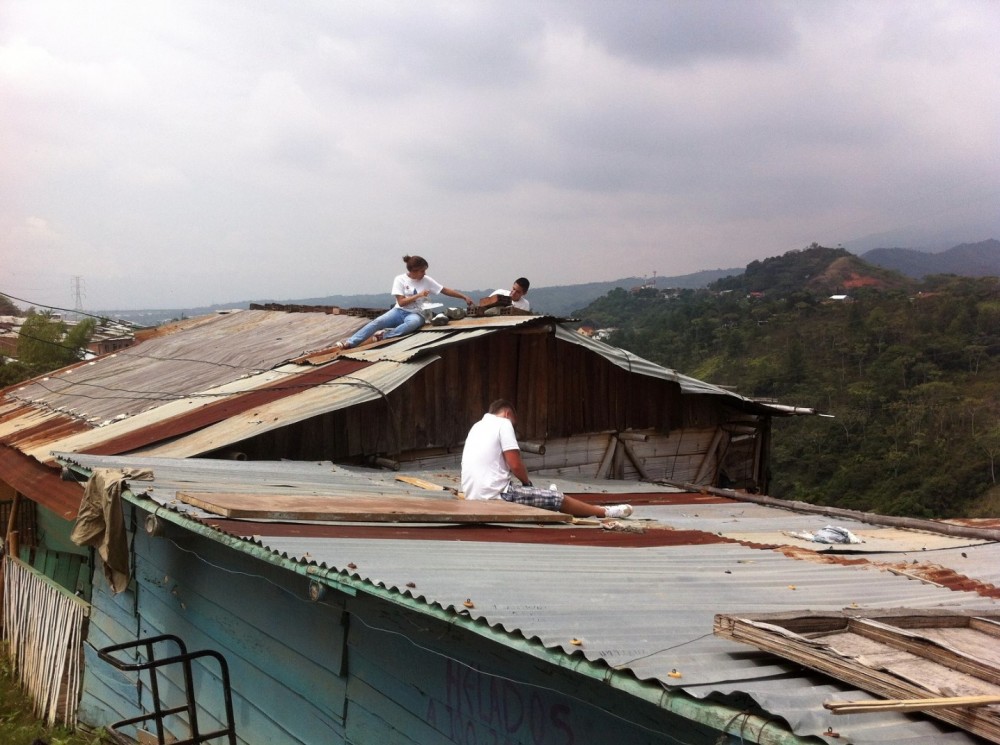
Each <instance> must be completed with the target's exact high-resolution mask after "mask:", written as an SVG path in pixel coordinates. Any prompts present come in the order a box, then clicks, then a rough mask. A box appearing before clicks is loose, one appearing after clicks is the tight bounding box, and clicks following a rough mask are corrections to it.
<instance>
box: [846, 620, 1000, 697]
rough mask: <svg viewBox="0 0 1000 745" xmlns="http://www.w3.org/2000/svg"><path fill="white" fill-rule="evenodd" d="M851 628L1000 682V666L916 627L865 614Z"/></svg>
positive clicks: (927, 657) (955, 668)
mask: <svg viewBox="0 0 1000 745" xmlns="http://www.w3.org/2000/svg"><path fill="white" fill-rule="evenodd" d="M850 630H851V631H852V632H854V633H856V634H860V635H861V636H866V637H868V638H869V639H873V640H875V641H877V642H881V643H882V644H885V645H888V646H890V647H893V648H895V649H899V650H902V651H904V652H909V653H910V654H914V655H918V656H920V657H924V658H926V659H929V660H931V661H933V662H937V663H938V664H941V665H944V666H945V667H948V668H951V669H952V670H958V671H959V672H962V673H967V674H968V675H975V676H976V677H977V678H980V679H982V680H985V681H987V682H989V683H992V684H993V685H1000V670H997V669H996V668H995V667H993V666H991V665H989V664H986V663H983V662H981V661H980V660H979V659H977V658H976V657H974V656H972V655H969V654H966V653H965V652H963V651H962V650H961V649H956V648H954V647H948V646H946V645H944V644H942V643H940V642H934V641H931V640H929V639H927V638H925V637H923V636H921V635H920V634H917V633H914V632H913V631H910V630H906V629H901V628H898V627H893V626H892V625H890V624H886V623H881V622H879V621H871V620H868V619H863V618H855V619H852V620H851V622H850Z"/></svg>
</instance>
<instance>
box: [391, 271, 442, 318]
mask: <svg viewBox="0 0 1000 745" xmlns="http://www.w3.org/2000/svg"><path fill="white" fill-rule="evenodd" d="M443 289H444V285H443V284H441V283H440V282H438V281H437V280H435V279H434V278H433V277H428V276H427V275H426V274H425V275H424V276H423V277H421V278H420V279H413V278H412V277H411V276H410V275H409V274H400V275H399V276H398V277H396V279H394V280H393V281H392V294H393V296H394V297H395V296H396V295H405V296H406V297H410V296H411V295H417V294H419V293H421V292H423V291H424V290H430V291H431V295H437V294H438V293H439V292H441V290H443ZM431 302H433V301H432V300H428V299H427V298H425V297H422V298H420V299H419V300H418V301H417V302H415V303H411V304H410V305H406V306H403V305H400V304H399V303H396V307H397V308H402V309H403V310H409V311H413V312H414V313H419V312H420V311H422V310H423V309H424V306H426V305H428V304H429V303H431Z"/></svg>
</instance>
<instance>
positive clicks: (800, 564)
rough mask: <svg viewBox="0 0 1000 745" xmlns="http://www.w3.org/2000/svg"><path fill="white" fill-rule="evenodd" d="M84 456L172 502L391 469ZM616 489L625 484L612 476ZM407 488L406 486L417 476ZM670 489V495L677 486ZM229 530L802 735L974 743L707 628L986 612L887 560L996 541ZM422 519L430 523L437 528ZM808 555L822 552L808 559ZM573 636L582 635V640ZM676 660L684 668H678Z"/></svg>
mask: <svg viewBox="0 0 1000 745" xmlns="http://www.w3.org/2000/svg"><path fill="white" fill-rule="evenodd" d="M73 457H74V458H76V457H77V456H73ZM78 459H79V460H80V462H81V463H83V464H84V465H87V466H91V467H93V466H110V467H122V466H126V465H128V466H150V467H152V468H153V470H154V474H155V475H156V478H155V481H154V482H153V483H152V484H151V485H150V484H147V483H145V482H144V483H142V484H139V485H137V489H141V490H146V489H147V487H148V486H152V487H153V488H152V491H151V492H150V494H151V496H153V497H154V498H155V499H156V500H157V501H160V502H161V503H170V500H171V494H172V493H173V492H174V491H176V489H177V488H179V485H181V484H183V485H184V487H185V488H189V487H190V484H191V482H192V480H195V481H197V482H198V483H199V489H200V488H201V487H202V484H209V485H212V486H213V488H220V489H230V490H233V491H237V490H239V489H244V488H254V487H255V486H257V487H259V486H260V485H261V484H264V485H266V488H267V489H274V488H276V487H278V486H280V487H281V488H283V489H287V490H288V491H289V492H290V493H295V492H296V491H297V490H306V491H308V490H313V489H316V488H325V489H330V488H346V487H348V486H349V487H350V488H365V487H364V484H365V483H366V482H367V483H368V485H369V486H371V487H373V488H383V487H384V486H385V483H386V481H387V479H388V478H394V475H392V474H386V473H382V472H367V471H365V470H363V469H340V468H334V467H332V466H330V465H329V464H289V463H272V464H268V463H252V464H248V463H232V462H227V461H214V462H205V461H194V460H181V461H173V460H169V459H168V460H162V461H155V460H154V461H151V460H149V459H146V458H138V457H136V456H127V457H124V458H108V457H97V456H80V457H79V458H78ZM205 469H209V470H208V471H206V470H205ZM248 476H249V477H250V478H248ZM438 477H442V475H439V476H438ZM320 485H322V487H320ZM337 485H339V486H337ZM561 485H562V486H564V487H565V488H566V489H567V490H569V491H575V489H574V488H573V483H572V482H569V481H566V480H562V484H561ZM586 486H587V488H590V489H593V488H594V487H595V484H594V483H593V482H588V484H587V485H586ZM611 486H612V487H613V488H620V485H618V484H613V483H612V484H611ZM399 488H400V489H402V490H404V491H405V490H406V489H409V488H411V487H405V486H400V487H399ZM581 491H582V489H581ZM417 494H418V495H419V492H417ZM669 494H676V491H675V490H670V491H669ZM189 514H191V513H189ZM209 522H210V523H211V522H212V521H209ZM823 524H825V522H824V520H823V518H820V517H817V516H815V515H799V514H796V513H794V512H791V511H789V510H784V509H776V508H771V507H765V506H761V505H756V504H750V503H739V502H730V503H728V504H726V503H719V502H718V501H713V502H712V503H706V504H697V505H692V504H673V505H652V506H644V505H640V506H637V507H636V512H635V515H634V519H632V520H629V521H628V522H627V527H628V528H629V529H642V528H643V527H645V528H646V529H648V530H652V529H654V528H655V529H657V530H661V531H670V530H671V529H673V528H676V529H680V528H681V527H682V526H683V527H687V528H692V529H701V530H702V531H704V533H703V535H705V534H708V533H709V532H712V533H715V532H716V531H718V532H723V533H726V532H730V533H732V534H740V535H750V536H753V535H757V534H758V533H760V532H765V533H767V534H768V535H780V534H781V533H782V532H783V531H798V530H801V529H806V528H811V529H813V530H815V529H818V528H819V527H822V526H823ZM226 525H227V526H229V529H230V530H232V526H233V525H238V526H239V529H238V530H236V531H233V532H234V533H236V534H239V533H243V534H244V535H246V536H249V537H251V538H252V540H253V541H255V542H257V543H259V544H260V545H262V546H264V547H266V548H268V549H270V550H271V551H273V552H275V554H277V555H278V556H281V557H284V559H285V560H289V561H294V562H310V563H312V562H315V563H317V564H319V565H321V566H325V567H328V568H329V569H330V571H332V572H334V573H342V574H347V575H350V576H352V577H354V578H355V579H357V580H360V581H363V582H367V583H371V584H372V585H374V586H377V587H381V588H385V589H387V590H389V591H391V592H396V593H399V594H401V595H406V596H410V597H412V598H414V599H416V600H418V601H421V602H425V603H427V604H429V605H432V606H436V607H440V608H443V609H449V610H453V611H454V612H456V613H461V614H468V615H469V616H470V617H472V618H473V619H478V620H481V621H482V622H483V623H486V624H488V625H489V626H490V627H493V628H496V629H502V630H504V631H506V632H509V633H511V634H515V635H517V636H520V637H524V638H527V639H537V640H539V641H540V642H541V643H542V644H543V645H545V646H546V647H548V648H550V649H553V650H561V651H562V652H564V653H565V654H568V655H582V656H583V657H585V658H586V659H588V660H591V661H597V662H602V663H604V664H607V665H609V666H611V667H612V668H614V669H617V670H625V671H630V672H632V673H633V674H634V675H635V676H636V677H637V678H639V679H642V680H649V681H657V682H659V683H660V684H662V685H663V686H664V687H666V688H670V689H681V690H684V691H686V692H687V693H689V694H691V695H693V696H697V697H700V698H701V697H706V696H709V695H712V694H725V695H739V694H745V695H748V696H750V697H751V698H753V699H754V700H755V701H757V702H758V703H759V704H760V705H761V706H762V707H763V708H764V709H765V710H766V711H767V712H769V713H770V714H771V715H772V716H775V717H781V718H783V719H786V720H788V721H789V722H790V724H791V726H792V728H793V730H794V731H795V732H796V733H797V734H800V735H816V736H822V735H823V734H824V733H825V732H827V729H828V728H831V729H832V731H835V732H837V733H839V734H840V738H838V739H833V738H831V739H830V740H829V741H830V742H837V741H840V742H845V741H846V742H852V743H856V744H858V745H862V744H865V745H867V744H868V743H871V744H872V745H874V743H883V742H894V743H912V744H913V745H916V744H917V743H939V742H949V743H956V744H957V743H965V744H971V743H974V742H976V739H975V738H973V737H971V736H969V735H967V734H965V733H961V732H953V733H949V732H947V731H945V730H942V727H941V725H939V724H938V723H936V722H935V721H933V720H930V719H924V718H919V717H912V716H907V715H900V714H891V713H886V714H880V715H863V716H862V715H850V716H835V715H833V714H832V713H831V712H829V711H827V710H825V709H824V708H823V706H822V704H823V701H825V700H828V699H830V698H833V697H836V698H839V699H851V698H857V699H863V698H867V697H868V695H867V694H865V693H864V692H862V691H860V690H855V689H853V687H852V686H849V685H847V684H842V683H836V682H833V681H831V680H829V679H827V678H824V677H822V676H819V675H815V674H811V673H809V672H805V671H803V670H802V669H800V668H799V667H798V666H797V665H795V664H793V663H789V662H786V661H784V660H782V659H779V658H777V657H773V656H771V655H768V654H765V653H762V652H759V651H757V650H756V649H753V648H749V647H746V646H744V645H740V644H737V643H735V642H731V641H729V640H726V639H722V638H719V637H716V636H714V635H713V633H712V627H713V619H714V616H715V615H716V614H719V613H729V614H744V613H745V614H750V613H765V612H775V611H791V610H801V609H810V610H831V611H836V610H840V609H843V608H845V607H859V608H886V607H906V608H912V609H921V608H953V609H973V608H974V609H985V608H990V609H992V611H993V612H996V611H997V608H998V607H1000V606H998V604H997V603H996V602H995V601H992V600H990V599H989V598H986V597H983V596H982V595H979V594H977V593H976V592H974V591H961V590H958V591H956V590H952V589H948V588H945V587H940V586H937V585H934V584H931V583H928V582H922V581H920V580H918V579H914V578H911V577H909V576H905V575H901V574H898V573H893V572H892V571H886V570H885V569H884V568H883V567H884V563H885V562H887V561H889V560H891V559H893V558H899V559H900V561H904V562H905V561H907V560H908V559H909V558H910V557H913V558H916V559H917V560H918V562H927V561H932V562H933V561H939V560H940V561H946V562H948V563H949V564H950V565H952V566H953V568H954V569H955V570H956V571H961V572H964V573H965V574H966V575H968V576H973V577H978V576H979V575H980V574H982V575H983V576H995V574H996V571H997V570H996V567H997V566H1000V544H995V543H990V544H983V543H980V542H977V541H965V542H964V545H962V544H963V541H962V539H956V538H945V537H940V536H934V537H933V539H932V538H930V537H928V534H925V533H923V532H920V531H900V530H898V529H885V532H886V533H887V534H889V533H891V534H893V535H906V534H912V535H911V536H910V540H909V541H906V540H902V539H898V538H894V539H893V541H895V544H894V545H897V546H898V547H900V548H902V549H903V550H902V551H899V552H896V553H893V552H886V551H880V552H879V553H868V554H863V555H861V556H859V557H855V558H858V559H860V561H859V562H858V563H853V564H852V563H846V562H842V561H823V560H820V559H821V557H820V556H819V555H817V554H815V553H814V552H812V551H809V550H806V549H804V548H800V549H796V550H795V551H794V552H789V551H785V550H771V549H769V548H764V547H761V544H759V543H757V544H756V545H741V544H739V543H735V542H731V541H724V542H721V543H720V542H717V541H716V542H712V543H707V544H698V543H693V542H692V543H688V544H682V545H666V546H665V545H653V546H649V545H646V546H642V547H628V548H624V547H606V546H581V545H574V544H573V543H572V541H571V540H568V537H569V536H571V535H573V533H571V532H561V531H565V530H569V529H566V528H561V527H560V528H548V527H544V528H542V527H535V528H524V529H517V530H524V531H525V535H526V536H528V535H530V536H532V538H534V537H535V536H537V535H538V533H540V532H543V531H544V532H545V533H547V534H550V535H551V536H552V537H553V540H551V541H549V542H547V543H538V542H536V541H534V540H532V541H530V542H529V541H526V542H523V543H512V542H509V541H505V542H497V541H488V540H482V539H481V538H479V539H469V538H468V537H464V538H463V539H462V540H425V539H421V538H420V535H421V532H420V529H419V528H416V529H412V528H411V529H409V530H408V531H407V536H408V537H407V539H405V540H404V539H400V538H385V537H381V536H384V535H385V534H384V533H382V532H373V533H372V534H371V535H372V536H375V535H377V536H380V537H366V533H365V531H364V528H363V527H362V528H358V529H357V530H355V532H353V533H352V535H353V536H354V537H351V538H345V537H337V536H336V535H335V534H334V530H335V529H334V526H328V527H327V528H326V529H324V528H322V527H319V528H317V529H316V530H314V531H312V532H309V531H303V532H302V534H301V535H288V532H289V531H287V530H286V529H285V528H284V527H282V526H278V525H276V524H274V523H272V522H268V521H255V522H250V521H243V522H240V523H235V522H233V521H228V522H226ZM285 527H287V526H285ZM846 527H849V528H850V529H851V530H852V531H853V530H854V528H858V530H862V531H864V530H867V531H869V533H870V534H872V535H874V534H877V533H879V532H881V531H880V529H878V528H874V527H872V526H870V525H864V524H858V525H848V526H846ZM324 530H325V532H324ZM427 530H428V534H431V533H430V531H431V530H435V529H434V528H430V527H429V528H427ZM573 530H577V531H578V530H579V528H576V529H573ZM592 530H594V531H601V530H602V528H599V527H595V528H592ZM512 531H513V532H514V533H515V534H516V530H515V529H513V528H508V529H506V530H505V531H504V532H505V533H507V534H510V533H511V532H512ZM433 535H439V533H433ZM560 536H563V539H562V540H560ZM720 540H722V539H720ZM949 542H950V543H949ZM946 544H948V545H951V546H952V547H951V548H942V549H941V550H934V549H933V548H932V549H930V550H926V549H927V546H928V545H932V546H944V545H946ZM863 545H867V544H863ZM888 545H889V544H888V543H887V544H886V546H888ZM886 546H883V547H882V548H883V549H885V548H886ZM815 548H818V549H822V548H823V547H822V546H816V547H815ZM869 548H870V547H869ZM810 556H813V557H815V558H816V560H812V561H809V560H801V559H802V558H809V557H810ZM865 559H867V560H865ZM956 589H957V588H956ZM466 600H471V601H472V603H473V606H474V607H473V608H467V607H466V606H465V605H464V603H465V601H466ZM572 639H577V640H579V641H582V644H580V645H576V644H573V643H572V642H571V640H572ZM672 671H676V673H680V676H681V677H679V678H675V677H671V675H670V673H671V672H672Z"/></svg>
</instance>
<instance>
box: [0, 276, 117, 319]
mask: <svg viewBox="0 0 1000 745" xmlns="http://www.w3.org/2000/svg"><path fill="white" fill-rule="evenodd" d="M74 279H77V280H80V279H82V277H75V278H74ZM81 292H82V291H81ZM0 295H3V296H4V297H6V298H10V299H11V300H17V302H19V303H27V304H28V305H30V306H33V307H37V308H48V309H49V310H61V311H63V312H64V313H79V314H80V315H81V316H87V317H89V318H96V319H97V320H98V321H103V322H107V321H115V322H116V323H121V324H125V325H128V326H132V325H133V324H132V323H130V322H129V321H124V320H121V319H117V318H110V317H108V316H98V315H94V314H93V313H87V312H86V311H84V310H74V309H72V308H60V307H59V306H58V305H46V304H45V303H36V302H34V301H32V300H26V299H24V298H23V297H17V296H16V295H11V294H9V293H6V292H3V291H0ZM83 295H84V296H86V293H85V292H84V293H83ZM78 302H82V301H81V300H79V298H78Z"/></svg>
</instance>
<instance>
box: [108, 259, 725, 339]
mask: <svg viewBox="0 0 1000 745" xmlns="http://www.w3.org/2000/svg"><path fill="white" fill-rule="evenodd" d="M742 273H743V269H742V268H734V269H708V270H705V271H701V272H694V273H693V274H682V275H679V276H676V277H625V278H623V279H614V280H609V281H607V282H588V283H586V284H580V285H562V286H556V287H532V288H531V291H530V292H529V293H528V299H529V300H530V301H531V309H532V310H533V311H535V312H536V313H545V314H548V315H553V316H563V317H567V316H571V315H573V313H574V312H575V311H578V310H580V309H581V308H585V307H586V306H588V305H590V303H592V302H593V301H594V300H596V299H597V298H599V297H603V296H604V295H606V294H608V293H609V292H610V291H611V290H613V289H615V288H616V287H623V288H625V289H631V288H633V287H641V286H643V285H649V286H653V287H659V288H661V289H664V288H668V287H677V288H686V289H697V288H700V287H707V286H708V285H709V284H711V283H712V282H714V281H715V280H717V279H721V278H722V277H728V276H730V275H733V274H742ZM494 289H495V288H493V287H491V288H490V289H488V290H463V292H465V293H467V294H468V295H471V296H472V297H473V298H476V299H478V298H481V297H486V296H487V295H489V294H490V293H491V292H493V290H494ZM251 303H257V304H261V305H264V304H268V303H278V304H284V305H335V306H337V307H340V308H389V307H390V306H391V305H392V303H393V298H392V295H390V294H389V293H381V294H378V293H377V294H370V295H327V296H325V297H311V298H301V299H294V300H291V299H285V300H275V299H266V300H245V301H241V302H235V303H226V304H225V305H206V306H202V307H199V308H166V309H163V310H101V311H94V313H95V314H97V315H106V316H108V317H110V318H117V319H120V320H123V321H131V322H133V323H138V324H141V325H144V326H154V325H156V324H158V323H163V322H164V321H169V320H171V319H173V318H180V317H181V316H184V317H188V318H191V317H194V316H201V315H206V314H208V313H217V312H218V311H220V310H225V309H228V308H247V307H249V306H250V304H251Z"/></svg>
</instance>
